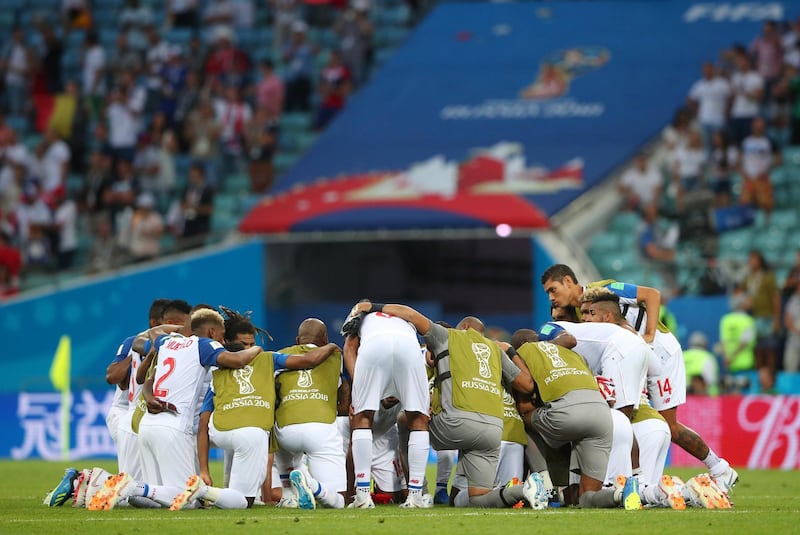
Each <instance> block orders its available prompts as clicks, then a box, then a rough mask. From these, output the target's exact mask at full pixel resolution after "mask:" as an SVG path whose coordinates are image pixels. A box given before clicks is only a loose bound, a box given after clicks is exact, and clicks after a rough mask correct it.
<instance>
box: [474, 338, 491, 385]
mask: <svg viewBox="0 0 800 535" xmlns="http://www.w3.org/2000/svg"><path fill="white" fill-rule="evenodd" d="M472 352H473V353H475V358H476V359H478V366H479V368H478V373H479V374H480V376H481V377H483V378H484V379H491V378H492V370H491V368H489V358H490V357H491V356H492V350H491V349H489V346H487V345H486V344H482V343H479V342H473V344H472Z"/></svg>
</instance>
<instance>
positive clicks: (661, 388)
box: [656, 378, 672, 397]
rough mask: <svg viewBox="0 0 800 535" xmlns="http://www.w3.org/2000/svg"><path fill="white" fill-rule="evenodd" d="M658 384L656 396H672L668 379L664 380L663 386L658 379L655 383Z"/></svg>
mask: <svg viewBox="0 0 800 535" xmlns="http://www.w3.org/2000/svg"><path fill="white" fill-rule="evenodd" d="M656 383H658V395H659V396H661V397H664V394H669V395H672V387H671V386H670V384H669V378H667V379H664V384H661V380H660V379H659V380H658V381H656Z"/></svg>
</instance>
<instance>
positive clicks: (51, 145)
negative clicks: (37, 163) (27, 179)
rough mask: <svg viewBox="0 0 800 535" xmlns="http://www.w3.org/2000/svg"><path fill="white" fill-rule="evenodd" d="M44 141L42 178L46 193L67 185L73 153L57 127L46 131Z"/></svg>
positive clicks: (43, 188)
mask: <svg viewBox="0 0 800 535" xmlns="http://www.w3.org/2000/svg"><path fill="white" fill-rule="evenodd" d="M42 143H43V144H44V145H45V152H44V160H43V170H42V171H43V174H42V176H40V177H39V178H40V179H41V184H42V190H43V191H44V193H51V192H53V191H55V190H57V189H64V188H66V187H67V173H69V162H70V159H71V158H72V153H71V152H70V150H69V145H67V144H66V143H65V142H64V141H63V140H62V139H61V137H60V136H59V135H58V132H56V130H55V128H52V127H51V128H48V129H47V130H46V131H45V133H44V139H43V140H42Z"/></svg>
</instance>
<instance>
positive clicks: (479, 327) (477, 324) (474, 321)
mask: <svg viewBox="0 0 800 535" xmlns="http://www.w3.org/2000/svg"><path fill="white" fill-rule="evenodd" d="M456 329H458V330H459V331H466V330H467V329H475V330H476V331H478V332H479V333H481V334H483V333H485V332H486V326H485V325H484V324H483V322H482V321H481V320H479V319H478V318H476V317H475V316H467V317H466V318H464V319H462V320H461V321H459V322H458V325H456Z"/></svg>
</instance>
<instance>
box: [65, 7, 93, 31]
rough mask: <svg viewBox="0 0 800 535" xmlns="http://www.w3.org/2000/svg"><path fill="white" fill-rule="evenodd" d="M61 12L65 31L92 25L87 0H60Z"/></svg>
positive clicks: (82, 28)
mask: <svg viewBox="0 0 800 535" xmlns="http://www.w3.org/2000/svg"><path fill="white" fill-rule="evenodd" d="M61 14H62V19H63V20H64V29H65V31H67V32H69V31H70V30H86V29H89V28H91V27H92V11H91V9H89V3H88V0H62V2H61Z"/></svg>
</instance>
